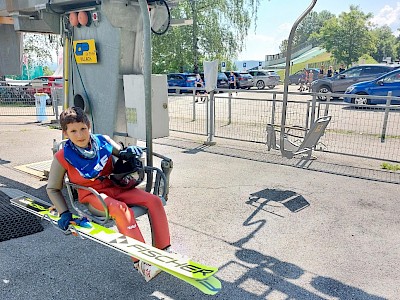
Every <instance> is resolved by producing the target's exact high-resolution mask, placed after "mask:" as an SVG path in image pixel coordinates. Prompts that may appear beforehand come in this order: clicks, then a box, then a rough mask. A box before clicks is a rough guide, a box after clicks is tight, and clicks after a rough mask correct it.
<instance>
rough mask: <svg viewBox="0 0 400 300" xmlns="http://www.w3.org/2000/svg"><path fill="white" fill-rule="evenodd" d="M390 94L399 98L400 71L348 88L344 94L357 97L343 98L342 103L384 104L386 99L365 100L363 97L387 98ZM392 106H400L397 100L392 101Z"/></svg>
mask: <svg viewBox="0 0 400 300" xmlns="http://www.w3.org/2000/svg"><path fill="white" fill-rule="evenodd" d="M389 92H392V96H396V97H400V69H397V70H394V71H392V72H389V73H387V74H385V75H383V76H380V77H378V78H376V79H374V80H370V81H364V82H359V83H356V84H353V85H351V86H349V87H348V88H347V90H346V92H345V94H351V95H359V96H358V97H355V98H350V97H345V98H344V102H348V103H355V104H360V105H365V104H385V103H386V99H367V98H365V96H367V95H374V96H387V94H388V93H389ZM391 103H392V104H400V101H399V100H395V99H392V101H391Z"/></svg>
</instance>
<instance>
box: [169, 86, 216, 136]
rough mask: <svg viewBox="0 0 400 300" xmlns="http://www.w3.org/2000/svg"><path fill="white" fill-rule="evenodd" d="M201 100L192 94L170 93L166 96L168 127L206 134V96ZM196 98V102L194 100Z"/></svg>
mask: <svg viewBox="0 0 400 300" xmlns="http://www.w3.org/2000/svg"><path fill="white" fill-rule="evenodd" d="M206 98H207V99H206V101H205V102H201V101H199V100H200V97H198V96H196V95H193V94H170V95H169V96H168V103H169V104H168V110H169V129H170V130H172V131H180V132H187V133H193V134H199V135H207V131H208V124H209V123H208V119H209V118H208V106H209V102H208V97H206ZM196 100H197V102H196Z"/></svg>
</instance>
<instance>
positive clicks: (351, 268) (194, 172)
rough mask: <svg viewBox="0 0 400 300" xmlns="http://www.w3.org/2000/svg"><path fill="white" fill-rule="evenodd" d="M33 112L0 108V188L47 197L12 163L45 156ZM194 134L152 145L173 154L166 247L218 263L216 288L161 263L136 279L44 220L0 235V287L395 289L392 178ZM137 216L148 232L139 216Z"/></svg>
mask: <svg viewBox="0 0 400 300" xmlns="http://www.w3.org/2000/svg"><path fill="white" fill-rule="evenodd" d="M34 121H35V120H34V119H32V118H29V117H24V118H22V117H19V118H9V119H7V117H1V119H0V140H1V143H0V188H13V189H19V190H21V191H24V192H27V193H29V194H32V195H34V196H36V197H39V198H41V199H44V200H47V196H46V193H45V185H46V181H44V180H41V179H39V178H38V177H35V176H32V175H30V174H27V173H24V172H22V171H20V170H17V169H16V168H15V167H17V166H20V165H23V164H29V163H34V162H40V161H46V160H49V159H51V158H52V154H51V146H52V140H53V138H55V139H58V140H59V139H60V138H61V132H60V131H59V130H57V129H53V128H52V127H51V126H47V125H46V124H45V125H43V124H38V123H34ZM203 138H204V137H197V136H192V137H191V138H188V137H187V136H183V135H181V134H178V133H171V136H170V137H168V138H162V139H157V140H155V141H154V150H155V151H156V152H158V153H161V154H163V155H165V156H167V157H170V158H172V159H173V161H174V169H173V171H172V173H171V182H170V184H171V186H170V194H169V201H168V204H167V206H166V207H165V209H166V212H167V215H168V219H169V223H170V230H171V235H172V244H173V247H174V248H175V249H176V250H177V251H178V252H180V253H182V254H185V255H188V256H190V257H193V259H195V260H196V261H199V262H202V263H204V264H208V265H213V266H217V267H219V270H220V271H219V272H218V273H217V274H216V277H218V278H219V279H220V281H221V282H222V286H223V288H222V290H221V291H220V292H219V293H218V294H217V295H215V296H205V295H203V294H201V292H199V291H198V290H196V289H195V288H193V287H191V286H190V285H187V284H185V283H184V282H182V281H180V280H178V279H176V278H174V277H171V276H169V275H167V274H161V275H159V276H158V277H157V278H155V279H154V280H152V281H150V282H149V283H146V282H145V281H144V280H143V279H142V278H141V277H140V276H139V275H138V274H137V273H135V272H134V270H133V267H132V263H131V261H130V259H129V257H127V256H125V255H123V254H121V253H118V252H116V251H114V250H111V249H109V248H107V247H104V246H102V245H99V244H96V243H94V242H92V241H89V240H81V239H79V238H76V237H72V236H65V235H63V234H62V233H61V232H59V231H58V230H56V229H54V228H53V227H51V226H50V225H49V224H46V223H44V224H43V225H44V230H43V231H42V232H39V233H35V234H32V235H28V236H24V237H20V238H16V239H11V240H7V241H3V242H0V299H4V300H6V299H7V300H17V299H18V300H20V299H34V300H36V299H41V300H43V299H76V298H78V299H82V298H91V299H165V300H166V299H181V300H188V299H211V298H215V299H238V300H239V299H366V300H372V299H373V300H375V299H393V300H394V299H398V297H399V296H398V295H399V294H400V286H399V284H398V282H399V278H400V267H399V266H398V262H399V259H400V248H399V246H398V245H399V244H400V236H399V234H398V233H399V232H400V222H399V218H398V216H399V213H400V208H399V205H398V203H397V201H398V190H399V186H398V184H389V183H384V182H377V181H368V180H363V179H359V178H353V177H345V176H339V175H335V174H329V173H323V172H316V171H310V170H304V169H299V168H294V167H291V166H283V165H280V164H277V163H268V162H263V161H260V160H254V159H249V158H246V157H244V156H243V157H240V156H238V155H233V154H232V153H233V151H234V149H240V150H241V151H253V152H257V151H260V153H261V152H262V151H265V148H263V147H261V146H260V147H259V146H257V145H256V146H254V145H249V144H246V143H240V142H238V143H235V144H229V145H228V144H225V142H224V141H223V140H217V145H216V146H206V145H203V143H202V141H203V140H202V139H203ZM213 149H214V150H213ZM215 149H218V150H219V151H215ZM263 155H274V154H265V153H263ZM0 201H8V198H7V197H6V196H4V195H1V197H0ZM2 221H3V223H6V220H5V221H4V220H2ZM139 226H140V227H141V228H142V229H143V231H144V235H145V237H146V238H147V240H148V242H149V237H150V230H149V227H148V222H147V219H146V218H141V219H140V220H139ZM0 230H1V228H0Z"/></svg>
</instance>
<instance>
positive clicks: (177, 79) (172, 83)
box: [167, 73, 196, 94]
mask: <svg viewBox="0 0 400 300" xmlns="http://www.w3.org/2000/svg"><path fill="white" fill-rule="evenodd" d="M167 81H168V93H178V94H180V93H188V92H191V91H190V90H185V89H173V87H194V82H195V81H196V74H194V73H170V74H167Z"/></svg>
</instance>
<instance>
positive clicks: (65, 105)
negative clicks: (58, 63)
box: [63, 36, 69, 109]
mask: <svg viewBox="0 0 400 300" xmlns="http://www.w3.org/2000/svg"><path fill="white" fill-rule="evenodd" d="M63 65H64V67H63V72H64V103H63V109H67V108H68V89H69V82H68V78H69V70H68V66H69V38H68V37H67V36H66V37H65V40H64V54H63Z"/></svg>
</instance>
